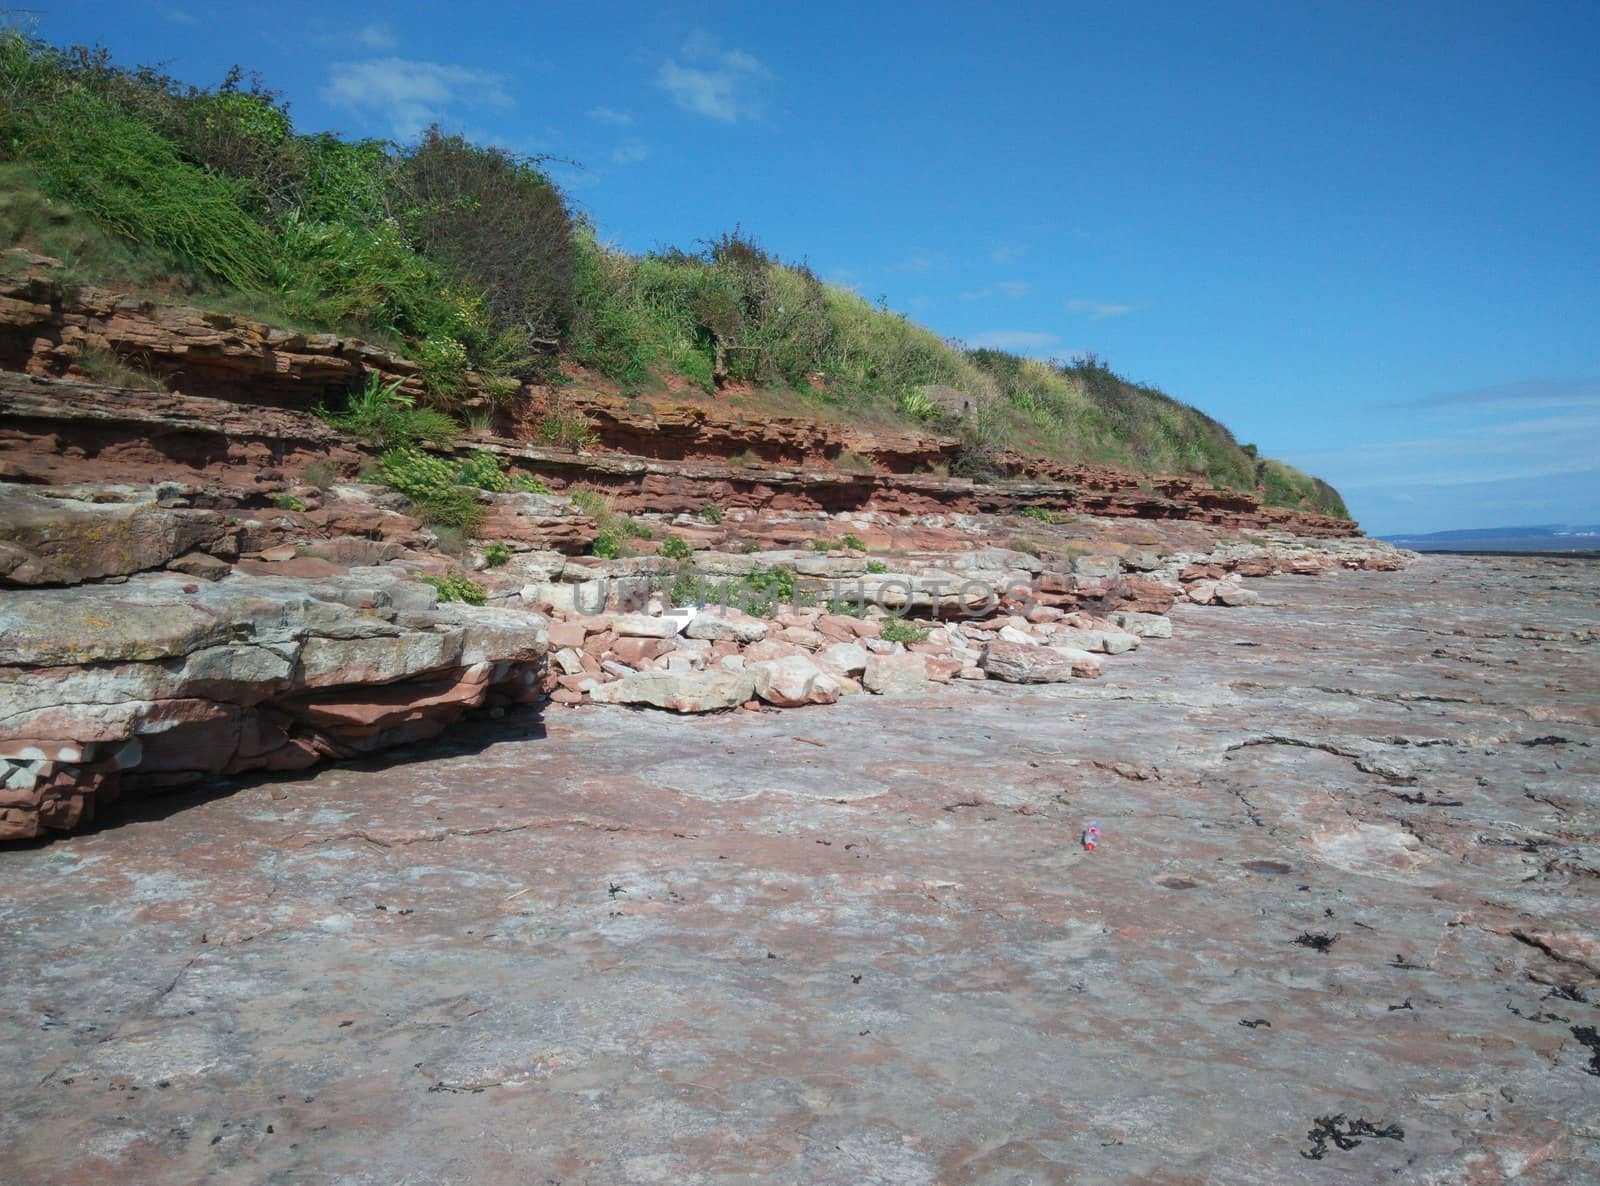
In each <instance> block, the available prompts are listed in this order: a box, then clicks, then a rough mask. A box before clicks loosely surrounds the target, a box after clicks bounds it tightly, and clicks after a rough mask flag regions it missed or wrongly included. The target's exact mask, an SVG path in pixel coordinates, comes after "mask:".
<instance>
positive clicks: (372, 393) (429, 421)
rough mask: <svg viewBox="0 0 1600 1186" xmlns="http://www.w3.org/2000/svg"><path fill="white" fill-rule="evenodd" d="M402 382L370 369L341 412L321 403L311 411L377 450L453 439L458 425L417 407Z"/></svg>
mask: <svg viewBox="0 0 1600 1186" xmlns="http://www.w3.org/2000/svg"><path fill="white" fill-rule="evenodd" d="M401 383H402V380H400V379H395V380H392V381H390V382H388V383H385V382H384V381H383V376H381V375H379V374H378V373H377V372H376V371H369V372H368V374H367V377H366V380H365V382H364V383H363V384H362V387H361V389H360V390H359V391H357V392H356V393H355V394H354V395H352V396H351V397H350V399H349V401H348V403H347V404H346V405H345V407H344V409H343V410H342V411H338V412H334V411H330V410H329V409H328V408H326V407H322V406H319V407H317V408H315V409H313V410H314V411H315V412H316V414H317V415H319V416H321V417H322V418H323V419H324V420H326V421H327V422H328V423H329V424H331V425H333V426H334V427H335V428H337V429H339V430H340V431H342V432H348V433H351V434H353V435H355V436H359V437H364V438H366V439H367V440H368V441H370V442H371V443H372V444H374V445H376V446H378V448H380V449H393V448H400V447H405V446H414V445H421V444H428V445H448V444H449V443H450V442H451V441H453V440H454V439H455V436H456V434H457V433H458V432H459V431H460V426H459V425H457V424H456V422H455V421H454V420H452V419H450V417H448V416H446V415H445V414H444V413H443V412H437V411H434V410H433V409H432V408H419V407H417V406H416V401H415V400H414V399H413V398H412V397H411V396H410V395H409V394H407V393H406V392H404V391H402V390H401V389H400V387H401Z"/></svg>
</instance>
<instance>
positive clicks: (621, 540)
mask: <svg viewBox="0 0 1600 1186" xmlns="http://www.w3.org/2000/svg"><path fill="white" fill-rule="evenodd" d="M627 549H628V537H627V534H626V533H625V532H624V531H623V530H622V528H621V526H620V525H617V524H613V525H611V526H609V527H602V528H601V529H600V533H599V534H598V535H597V536H595V540H594V544H593V545H592V546H591V547H590V549H589V552H590V554H591V555H594V556H598V557H600V558H601V559H602V560H615V559H617V558H618V557H619V556H622V555H623V554H624V553H625V552H626V551H627Z"/></svg>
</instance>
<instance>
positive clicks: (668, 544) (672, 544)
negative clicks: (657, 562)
mask: <svg viewBox="0 0 1600 1186" xmlns="http://www.w3.org/2000/svg"><path fill="white" fill-rule="evenodd" d="M656 551H657V553H658V554H659V555H662V556H665V557H666V558H667V559H669V560H687V559H688V558H689V557H690V556H691V555H693V553H694V549H693V548H691V547H690V546H689V545H688V543H687V542H686V541H685V540H684V539H683V537H682V536H677V535H669V536H668V537H667V538H666V539H664V540H662V541H661V547H659V548H658V549H656Z"/></svg>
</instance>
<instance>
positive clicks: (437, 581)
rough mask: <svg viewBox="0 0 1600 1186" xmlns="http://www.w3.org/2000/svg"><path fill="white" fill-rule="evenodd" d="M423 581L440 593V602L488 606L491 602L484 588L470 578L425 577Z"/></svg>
mask: <svg viewBox="0 0 1600 1186" xmlns="http://www.w3.org/2000/svg"><path fill="white" fill-rule="evenodd" d="M422 581H423V584H426V585H432V586H433V587H434V588H435V589H437V590H438V591H439V600H440V601H461V602H465V603H466V604H467V605H486V604H487V603H488V601H489V597H488V594H487V593H485V592H484V589H483V586H482V585H480V584H478V582H477V581H474V580H472V579H471V578H470V577H464V576H460V575H456V576H448V577H423V578H422Z"/></svg>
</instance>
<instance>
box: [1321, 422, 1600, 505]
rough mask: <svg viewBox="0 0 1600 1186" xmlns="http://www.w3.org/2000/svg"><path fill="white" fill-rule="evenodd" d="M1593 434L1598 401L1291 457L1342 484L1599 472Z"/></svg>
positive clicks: (1599, 425) (1599, 429)
mask: <svg viewBox="0 0 1600 1186" xmlns="http://www.w3.org/2000/svg"><path fill="white" fill-rule="evenodd" d="M1441 411H1442V409H1441ZM1596 440H1600V408H1597V409H1596V410H1594V411H1589V412H1584V411H1578V412H1573V413H1568V414H1562V415H1551V416H1533V417H1523V418H1521V419H1515V420H1504V419H1497V418H1493V417H1490V418H1488V419H1485V420H1483V421H1481V422H1479V423H1475V424H1468V425H1465V426H1461V427H1451V428H1448V429H1446V430H1444V431H1441V432H1437V433H1433V434H1430V435H1427V436H1417V437H1410V438H1406V439H1404V440H1395V441H1368V442H1364V443H1362V444H1358V445H1352V446H1348V447H1346V448H1340V449H1324V450H1318V451H1314V452H1309V453H1299V454H1295V455H1292V456H1291V457H1290V460H1291V461H1292V462H1293V463H1294V464H1296V465H1299V466H1301V467H1302V468H1306V469H1309V470H1310V471H1311V472H1313V473H1323V474H1326V475H1329V476H1330V477H1331V479H1332V480H1333V481H1334V484H1335V485H1337V486H1338V487H1339V488H1340V489H1341V490H1343V489H1346V488H1348V489H1350V490H1386V491H1394V490H1403V489H1413V490H1416V489H1429V488H1435V487H1458V486H1475V485H1479V484H1482V483H1489V482H1509V481H1516V480H1520V479H1528V478H1561V477H1568V476H1570V475H1574V474H1595V473H1600V457H1597V456H1596V455H1595V452H1594V449H1593V448H1592V443H1593V442H1594V441H1596Z"/></svg>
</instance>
